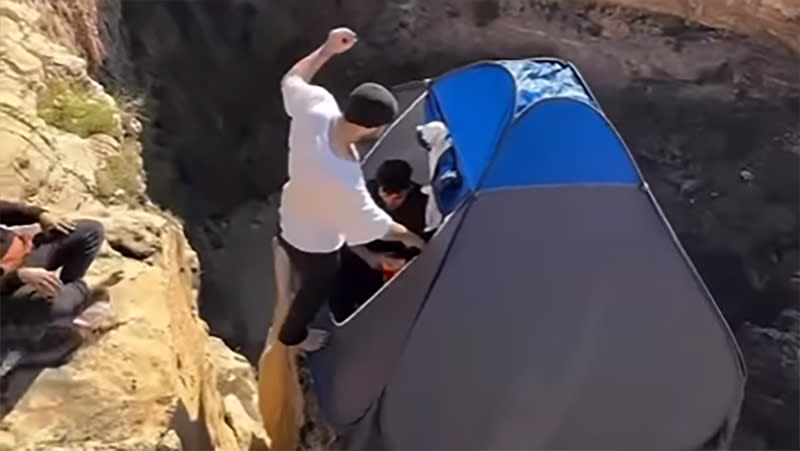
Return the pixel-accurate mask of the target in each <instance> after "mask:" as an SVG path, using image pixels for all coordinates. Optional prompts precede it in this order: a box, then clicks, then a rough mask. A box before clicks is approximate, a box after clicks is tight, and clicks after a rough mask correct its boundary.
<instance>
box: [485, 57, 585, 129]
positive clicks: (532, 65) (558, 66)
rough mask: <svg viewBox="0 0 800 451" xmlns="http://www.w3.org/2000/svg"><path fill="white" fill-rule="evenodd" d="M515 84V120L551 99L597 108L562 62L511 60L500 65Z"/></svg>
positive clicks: (577, 79)
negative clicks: (540, 103)
mask: <svg viewBox="0 0 800 451" xmlns="http://www.w3.org/2000/svg"><path fill="white" fill-rule="evenodd" d="M499 64H500V65H502V66H503V67H505V68H506V69H507V70H508V71H509V72H510V73H511V74H512V75H513V76H514V81H515V82H516V88H517V99H516V106H515V108H514V117H517V116H519V115H520V114H521V113H522V112H524V111H525V110H526V109H527V108H528V107H529V106H530V105H533V104H534V103H536V102H538V101H540V100H544V99H548V98H551V97H555V98H573V99H577V100H582V101H585V102H588V103H591V104H594V98H592V96H591V95H590V94H589V93H588V92H587V91H586V89H585V88H584V86H583V82H582V81H581V80H580V78H579V77H578V74H577V73H576V72H575V71H573V70H572V68H571V67H570V66H569V65H567V64H564V63H562V62H560V61H536V60H511V61H500V62H499Z"/></svg>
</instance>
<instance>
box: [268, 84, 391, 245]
mask: <svg viewBox="0 0 800 451" xmlns="http://www.w3.org/2000/svg"><path fill="white" fill-rule="evenodd" d="M281 91H282V94H283V104H284V108H285V109H286V113H287V114H288V115H289V116H290V117H291V118H292V121H291V126H290V129H289V181H288V182H286V184H285V185H284V186H283V192H282V193H281V206H280V209H279V214H280V227H281V236H283V239H285V240H286V241H287V242H289V244H291V245H292V246H294V247H296V248H298V249H300V250H302V251H305V252H313V253H324V252H332V251H335V250H336V249H339V248H340V247H342V245H343V244H344V243H345V241H346V242H347V243H348V244H351V245H358V244H364V243H367V242H370V241H372V240H375V239H379V238H381V237H383V236H384V235H386V233H387V232H388V231H389V227H390V226H391V224H392V223H393V221H392V218H391V217H390V216H389V215H388V214H387V213H386V212H385V211H383V210H382V209H381V208H380V207H378V206H377V205H376V204H375V201H374V200H373V199H372V196H370V194H369V191H367V186H366V183H365V182H364V175H363V173H362V172H361V165H360V163H359V162H358V161H354V160H346V159H344V158H341V157H339V156H337V155H336V153H334V150H333V149H332V148H331V146H330V141H329V137H328V133H329V131H330V128H331V125H332V124H333V121H334V119H336V118H337V117H339V116H340V115H341V111H340V110H339V105H338V104H337V103H336V99H334V97H333V95H331V93H330V92H328V91H327V90H325V89H324V88H322V87H320V86H316V85H311V84H309V83H306V82H305V81H304V80H302V79H301V78H300V77H297V76H290V77H287V78H286V79H285V80H284V82H283V84H282V86H281Z"/></svg>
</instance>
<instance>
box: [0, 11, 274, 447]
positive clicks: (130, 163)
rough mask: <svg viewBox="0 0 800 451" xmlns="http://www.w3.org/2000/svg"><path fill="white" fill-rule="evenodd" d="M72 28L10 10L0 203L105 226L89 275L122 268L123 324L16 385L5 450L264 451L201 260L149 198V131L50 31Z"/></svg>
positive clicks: (1, 76)
mask: <svg viewBox="0 0 800 451" xmlns="http://www.w3.org/2000/svg"><path fill="white" fill-rule="evenodd" d="M32 4H33V5H34V6H36V2H32ZM50 6H52V5H50ZM63 18H64V17H63V16H59V15H58V14H57V13H54V12H53V10H52V9H47V8H34V7H28V6H26V5H23V4H22V3H20V2H10V1H5V0H4V1H2V2H0V142H2V144H1V145H2V151H0V196H2V197H3V198H11V199H22V200H26V201H29V202H32V203H35V204H39V205H44V206H47V207H49V208H51V209H53V210H54V211H60V212H63V213H68V214H70V215H71V216H73V217H85V218H95V219H97V220H99V221H101V222H102V223H103V224H104V226H105V230H106V238H107V240H106V242H105V243H104V246H103V249H102V251H101V253H100V255H99V257H98V259H97V260H96V262H95V264H94V265H93V266H92V268H91V272H90V274H89V278H96V277H100V276H102V275H104V274H108V273H111V272H112V271H115V270H122V271H123V280H122V282H121V283H119V284H118V285H116V286H114V287H113V288H112V289H111V301H112V307H113V309H114V311H115V312H116V313H117V315H118V316H119V320H120V321H121V323H120V324H119V326H118V327H116V328H115V329H114V330H112V331H110V332H108V333H107V334H105V335H103V336H101V337H100V338H99V340H98V341H96V342H93V343H88V344H85V345H84V346H83V347H82V348H80V349H79V350H78V351H77V352H76V354H75V355H74V357H73V359H72V360H71V362H69V363H68V364H66V365H62V366H60V367H57V368H47V369H44V370H33V369H17V370H15V371H14V372H12V373H11V374H10V375H9V376H8V379H7V380H5V381H4V382H5V383H4V387H3V390H2V419H1V420H0V448H1V449H14V450H23V449H54V448H58V449H75V450H78V449H80V450H87V449H97V450H100V449H103V450H106V449H119V450H123V449H124V450H131V449H151V450H152V449H173V450H177V449H193V450H197V449H220V450H226V451H227V450H237V449H241V450H248V449H259V446H261V449H265V446H266V444H267V439H266V436H265V434H264V432H263V428H262V427H261V421H260V416H259V414H258V410H257V408H256V397H255V381H254V375H253V371H252V368H251V366H250V365H249V363H248V362H247V361H246V360H245V359H244V358H243V357H241V356H239V355H238V354H235V353H234V352H233V351H231V350H230V349H229V348H227V347H226V346H225V345H224V344H222V342H221V341H220V340H219V339H216V338H213V337H210V336H209V333H208V330H207V326H206V324H205V323H204V322H203V321H202V320H201V319H200V318H199V316H198V313H197V305H196V290H195V289H194V288H193V285H194V283H193V279H194V278H196V272H197V270H198V261H197V257H196V255H195V253H194V251H192V249H191V248H190V247H189V246H188V244H187V243H186V239H185V237H184V234H183V228H182V226H181V224H180V223H179V222H178V221H176V220H175V219H173V218H172V217H171V216H169V215H167V214H165V213H163V212H161V211H160V210H158V209H156V208H155V207H154V206H153V205H152V204H150V203H149V201H147V199H146V198H145V197H144V196H143V194H142V192H143V188H144V187H143V184H142V180H143V178H142V177H141V160H140V158H139V146H138V136H137V132H139V131H141V126H140V124H139V123H138V121H137V120H136V119H135V117H134V115H133V114H132V113H133V112H132V111H126V106H125V105H123V104H122V102H120V101H119V99H115V98H114V97H112V96H111V95H109V94H108V93H106V91H105V90H104V89H103V87H102V86H101V85H99V84H98V83H96V82H94V81H93V80H92V79H91V78H89V77H88V75H87V72H86V69H87V64H86V60H85V59H83V58H81V57H79V56H77V51H78V50H77V48H78V47H77V46H76V47H73V48H70V47H68V46H62V45H59V44H56V43H55V42H54V41H53V40H52V39H51V37H50V35H48V34H45V33H44V32H42V30H46V29H47V28H48V25H53V24H54V23H55V22H54V21H56V20H60V19H63ZM91 24H92V22H86V23H84V25H85V26H90V25H91ZM59 36H60V37H62V38H64V37H67V38H68V36H65V35H63V34H61V35H59ZM62 42H65V43H67V44H69V39H66V40H64V41H62Z"/></svg>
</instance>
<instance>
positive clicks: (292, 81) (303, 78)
mask: <svg viewBox="0 0 800 451" xmlns="http://www.w3.org/2000/svg"><path fill="white" fill-rule="evenodd" d="M356 41H357V38H356V34H355V33H354V32H353V31H352V30H350V29H348V28H336V29H334V30H331V32H330V33H328V39H327V40H326V41H325V43H324V44H322V45H321V46H319V47H318V48H317V49H316V50H314V51H313V52H311V53H309V54H308V55H306V56H305V57H304V58H303V59H301V60H300V61H298V62H297V63H295V65H294V66H292V68H291V69H289V71H288V72H286V75H284V76H283V79H281V92H282V93H283V100H284V107H285V109H286V113H287V114H289V116H292V117H294V116H295V114H296V113H297V112H299V111H303V109H305V108H308V106H309V105H310V104H311V103H312V102H313V100H314V99H317V98H320V95H319V94H322V91H323V90H322V88H321V87H319V86H314V85H311V80H312V79H313V78H314V76H315V75H316V74H317V72H319V70H320V69H321V68H322V66H324V65H325V63H327V62H328V60H330V59H331V57H332V56H334V55H338V54H340V53H343V52H346V51H347V50H349V49H350V48H351V47H352V46H353V45H354V44H355V43H356Z"/></svg>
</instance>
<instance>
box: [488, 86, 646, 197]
mask: <svg viewBox="0 0 800 451" xmlns="http://www.w3.org/2000/svg"><path fill="white" fill-rule="evenodd" d="M495 158H496V160H495V162H494V164H493V165H492V166H490V168H489V170H488V171H489V172H488V173H487V176H486V180H485V183H484V184H483V186H482V188H500V187H513V186H533V185H573V184H598V183H600V184H608V183H613V184H637V183H639V182H640V181H641V180H640V178H639V174H638V172H637V171H636V168H635V166H634V163H633V161H632V160H631V157H630V154H629V153H628V151H627V150H626V148H625V145H624V144H623V142H622V140H621V139H620V137H619V136H618V135H617V133H616V131H615V130H614V129H613V127H612V126H611V124H609V122H608V120H607V119H606V118H605V117H604V116H603V114H602V113H601V112H600V111H599V110H598V109H596V108H594V107H592V106H591V105H590V104H588V103H586V102H584V101H580V100H575V99H572V98H558V99H556V98H552V99H548V100H544V101H540V102H538V103H537V104H535V105H533V106H532V107H531V108H530V109H529V110H528V111H526V112H525V113H523V114H522V116H520V117H519V119H517V120H516V121H515V123H514V124H513V125H512V126H511V128H510V131H509V133H508V135H507V136H506V139H505V140H504V142H503V143H502V144H501V147H500V150H499V153H498V154H497V156H496V157H495Z"/></svg>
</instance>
